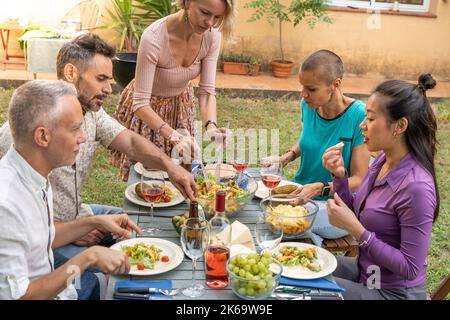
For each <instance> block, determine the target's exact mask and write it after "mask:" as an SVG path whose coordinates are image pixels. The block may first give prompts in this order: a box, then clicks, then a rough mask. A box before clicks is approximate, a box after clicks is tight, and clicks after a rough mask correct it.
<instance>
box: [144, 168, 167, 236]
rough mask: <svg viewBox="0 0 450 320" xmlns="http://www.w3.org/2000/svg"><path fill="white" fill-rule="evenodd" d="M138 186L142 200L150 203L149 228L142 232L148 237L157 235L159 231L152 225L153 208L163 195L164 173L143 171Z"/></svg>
mask: <svg viewBox="0 0 450 320" xmlns="http://www.w3.org/2000/svg"><path fill="white" fill-rule="evenodd" d="M140 184H141V192H142V196H143V197H144V200H145V201H146V202H148V203H150V226H149V227H147V228H143V229H142V231H143V232H145V233H147V234H150V235H154V234H158V233H160V232H161V229H159V228H158V227H156V226H155V224H154V218H153V206H154V204H155V203H157V202H159V200H160V199H161V198H162V196H163V194H164V187H165V182H164V173H163V172H162V171H160V170H155V169H145V170H144V172H143V173H142V175H141V182H140Z"/></svg>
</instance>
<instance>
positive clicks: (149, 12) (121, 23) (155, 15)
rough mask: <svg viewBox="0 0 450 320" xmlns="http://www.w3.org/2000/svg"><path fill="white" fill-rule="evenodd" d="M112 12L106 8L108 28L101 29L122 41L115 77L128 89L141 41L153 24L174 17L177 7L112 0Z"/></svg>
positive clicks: (150, 0)
mask: <svg viewBox="0 0 450 320" xmlns="http://www.w3.org/2000/svg"><path fill="white" fill-rule="evenodd" d="M112 3H113V5H114V7H113V10H110V9H108V8H106V12H107V18H108V19H109V20H110V23H109V24H108V25H104V26H101V27H100V28H102V29H109V30H113V31H115V32H116V34H117V35H116V37H115V38H114V39H120V41H119V44H118V46H117V51H118V53H117V54H116V56H115V57H114V59H113V77H114V80H115V81H116V82H117V83H118V84H119V85H120V86H121V87H125V86H126V85H127V84H128V83H129V82H130V81H131V80H132V79H133V78H134V74H135V70H136V61H137V49H138V47H139V40H140V38H141V36H142V33H143V32H144V30H145V28H147V27H148V26H149V25H150V24H151V23H152V22H153V21H155V20H158V19H160V18H162V17H165V16H167V15H169V14H171V13H172V12H173V11H174V9H175V7H174V4H173V3H172V1H171V0H112Z"/></svg>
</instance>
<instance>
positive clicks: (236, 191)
mask: <svg viewBox="0 0 450 320" xmlns="http://www.w3.org/2000/svg"><path fill="white" fill-rule="evenodd" d="M193 175H194V178H195V181H196V183H197V185H198V196H197V201H198V202H199V203H200V205H201V206H202V208H203V211H204V212H205V217H206V219H210V218H211V217H213V216H214V214H215V213H216V192H217V191H219V190H225V191H226V194H227V195H226V200H225V214H226V215H227V217H233V216H235V215H237V214H238V213H239V212H240V211H241V210H242V209H243V208H244V207H245V206H246V205H247V204H248V203H249V202H250V201H251V200H252V198H253V196H254V194H255V192H256V190H257V189H258V184H257V183H256V180H255V178H253V177H252V176H250V175H249V174H247V173H245V172H244V173H239V172H236V171H235V170H230V169H220V170H217V171H216V170H210V169H201V168H197V169H195V170H194V171H193Z"/></svg>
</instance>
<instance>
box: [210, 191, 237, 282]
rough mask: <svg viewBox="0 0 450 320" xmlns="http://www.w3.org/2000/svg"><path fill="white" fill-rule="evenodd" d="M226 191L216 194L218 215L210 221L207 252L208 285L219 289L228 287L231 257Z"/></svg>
mask: <svg viewBox="0 0 450 320" xmlns="http://www.w3.org/2000/svg"><path fill="white" fill-rule="evenodd" d="M225 198H226V192H225V191H224V190H220V191H217V193H216V214H215V215H214V217H212V218H211V220H210V221H209V227H210V237H209V244H208V246H207V248H206V251H205V272H206V284H207V285H208V287H211V288H214V289H217V288H225V287H226V286H228V274H227V269H226V264H227V260H228V258H229V257H230V245H231V223H230V220H228V218H227V217H226V216H225Z"/></svg>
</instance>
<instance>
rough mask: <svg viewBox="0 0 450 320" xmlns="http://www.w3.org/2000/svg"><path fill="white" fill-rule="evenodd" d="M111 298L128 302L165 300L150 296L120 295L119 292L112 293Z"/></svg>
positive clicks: (137, 294) (138, 294)
mask: <svg viewBox="0 0 450 320" xmlns="http://www.w3.org/2000/svg"><path fill="white" fill-rule="evenodd" d="M113 298H114V299H128V300H165V298H161V297H155V296H152V295H150V294H140V293H120V292H114V295H113Z"/></svg>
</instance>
